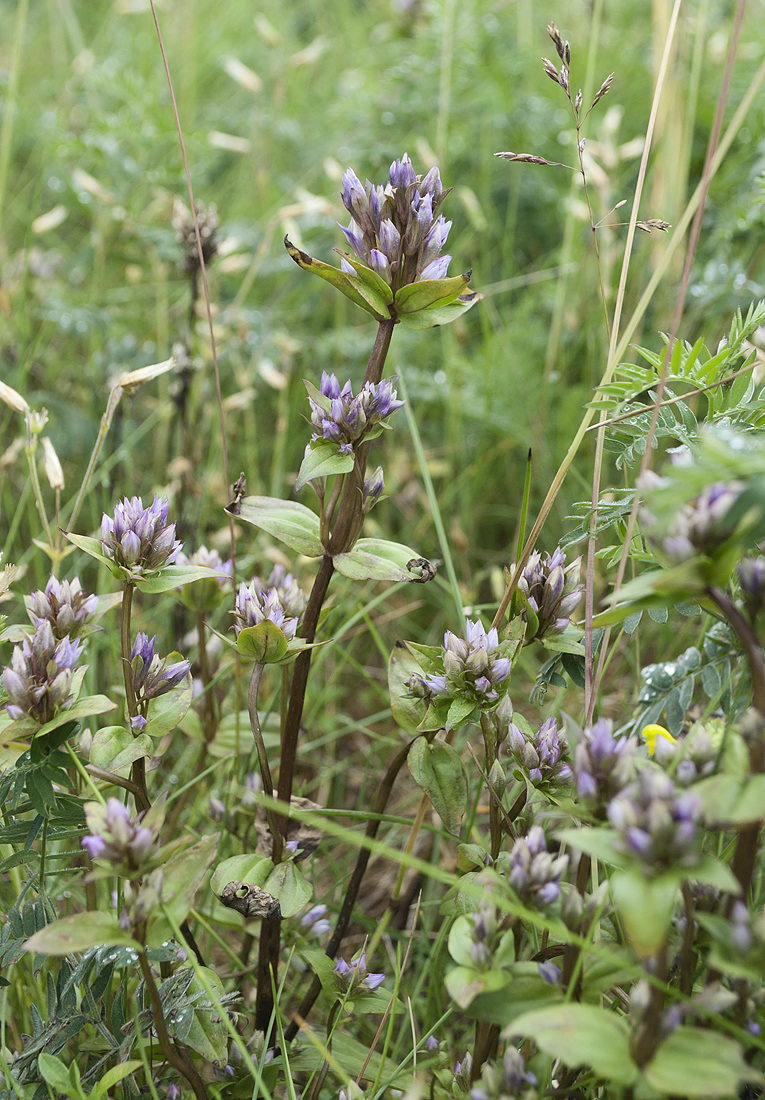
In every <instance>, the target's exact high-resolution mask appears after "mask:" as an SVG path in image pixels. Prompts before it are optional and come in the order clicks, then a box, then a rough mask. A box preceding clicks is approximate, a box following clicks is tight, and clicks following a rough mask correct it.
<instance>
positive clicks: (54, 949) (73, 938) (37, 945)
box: [24, 912, 142, 955]
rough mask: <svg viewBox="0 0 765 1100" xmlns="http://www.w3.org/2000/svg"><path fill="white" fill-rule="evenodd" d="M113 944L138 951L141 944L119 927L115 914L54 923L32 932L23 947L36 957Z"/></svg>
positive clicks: (80, 916) (75, 917) (82, 915)
mask: <svg viewBox="0 0 765 1100" xmlns="http://www.w3.org/2000/svg"><path fill="white" fill-rule="evenodd" d="M105 944H116V945H118V946H120V947H132V948H133V949H134V950H135V951H141V950H142V948H141V945H140V944H139V943H137V942H136V940H134V939H133V937H132V936H131V935H129V934H128V933H127V932H124V931H123V930H122V928H120V922H119V920H118V918H117V916H116V914H114V913H99V912H94V913H76V914H74V915H73V916H71V917H64V918H63V919H62V920H57V921H54V922H53V924H48V925H46V927H45V928H42V929H41V930H40V931H39V932H35V934H34V936H31V937H30V938H29V939H28V940H27V942H26V943H25V944H24V950H25V951H32V952H35V953H37V954H39V955H71V954H72V953H73V952H74V951H87V950H88V948H90V947H102V946H104V945H105Z"/></svg>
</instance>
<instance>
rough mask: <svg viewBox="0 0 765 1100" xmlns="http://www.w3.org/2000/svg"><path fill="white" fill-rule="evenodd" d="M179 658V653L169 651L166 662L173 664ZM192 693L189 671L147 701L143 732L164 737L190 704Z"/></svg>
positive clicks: (172, 728) (179, 720) (176, 723)
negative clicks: (179, 679) (162, 692)
mask: <svg viewBox="0 0 765 1100" xmlns="http://www.w3.org/2000/svg"><path fill="white" fill-rule="evenodd" d="M181 659H182V658H181V655H180V653H170V654H168V657H167V661H168V664H174V663H175V662H176V661H179V660H181ZM193 694H194V687H193V682H192V678H191V673H190V672H187V673H186V675H185V676H184V678H183V679H182V680H181V682H180V683H179V684H176V685H175V687H174V688H171V689H170V691H166V692H165V694H164V695H159V696H158V697H157V698H156V699H151V700H150V701H149V706H148V709H147V711H146V718H147V722H146V728H145V729H144V731H143V732H144V733H145V734H148V736H149V737H164V736H165V734H166V733H169V732H170V730H174V729H175V727H176V726H177V725H178V724H179V723H180V722H182V721H183V719H184V717H185V715H186V711H187V710H188V709H189V707H190V706H191V700H192V697H193Z"/></svg>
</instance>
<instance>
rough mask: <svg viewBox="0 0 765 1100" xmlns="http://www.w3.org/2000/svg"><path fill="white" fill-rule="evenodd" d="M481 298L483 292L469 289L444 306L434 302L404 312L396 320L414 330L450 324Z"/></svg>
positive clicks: (403, 326)
mask: <svg viewBox="0 0 765 1100" xmlns="http://www.w3.org/2000/svg"><path fill="white" fill-rule="evenodd" d="M482 298H483V294H477V293H476V292H475V291H474V290H470V291H468V292H467V293H465V294H461V295H460V296H459V298H458V299H457V300H456V301H455V302H450V303H449V304H448V305H445V306H440V305H439V304H438V303H437V302H436V304H435V305H434V306H430V308H429V309H421V310H419V311H418V312H417V313H404V314H403V315H402V316H401V317H399V318H398V321H399V323H400V324H401V327H402V328H407V329H411V330H412V331H415V332H418V331H419V330H420V329H424V328H434V327H435V326H436V325H450V324H451V323H452V321H456V320H457V318H458V317H461V316H462V314H463V313H467V311H468V310H469V309H471V308H472V306H474V305H475V304H476V302H480V301H481V300H482Z"/></svg>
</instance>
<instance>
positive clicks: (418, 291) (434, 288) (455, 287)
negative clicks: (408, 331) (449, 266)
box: [395, 272, 472, 317]
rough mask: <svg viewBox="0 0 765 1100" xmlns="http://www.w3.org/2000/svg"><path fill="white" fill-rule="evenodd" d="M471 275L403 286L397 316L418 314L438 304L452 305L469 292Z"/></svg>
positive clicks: (422, 281) (423, 280) (398, 296)
mask: <svg viewBox="0 0 765 1100" xmlns="http://www.w3.org/2000/svg"><path fill="white" fill-rule="evenodd" d="M471 274H472V273H471V272H468V273H467V275H453V276H452V277H451V278H449V279H421V280H420V281H419V282H417V283H408V284H407V286H402V287H401V290H399V291H398V292H397V294H396V297H395V304H396V316H397V317H403V316H404V315H405V314H408V313H417V312H418V311H419V310H422V309H429V308H431V307H432V306H434V305H436V304H437V303H439V304H440V305H442V306H445V305H448V304H451V303H452V302H453V301H454V300H455V299H456V298H459V296H460V294H462V293H464V291H465V290H467V285H468V283H469V282H470V275H471Z"/></svg>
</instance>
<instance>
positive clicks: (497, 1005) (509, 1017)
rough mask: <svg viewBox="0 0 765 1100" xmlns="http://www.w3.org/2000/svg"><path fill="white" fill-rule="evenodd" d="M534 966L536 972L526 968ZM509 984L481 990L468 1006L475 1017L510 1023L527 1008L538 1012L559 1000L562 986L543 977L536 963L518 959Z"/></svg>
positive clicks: (475, 1018) (468, 1011)
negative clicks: (495, 990)
mask: <svg viewBox="0 0 765 1100" xmlns="http://www.w3.org/2000/svg"><path fill="white" fill-rule="evenodd" d="M529 965H530V966H531V967H533V970H534V973H533V974H532V973H530V972H527V971H525V970H524V969H523V968H528V967H529ZM511 977H512V983H511V985H510V986H509V987H505V988H503V989H501V990H500V991H499V992H494V993H479V994H478V996H477V997H476V998H475V1000H473V1001H472V1002H471V1004H470V1005H469V1006H468V1008H467V1010H466V1011H467V1015H468V1016H470V1017H472V1018H473V1019H474V1020H484V1021H485V1022H486V1023H489V1024H496V1025H497V1026H499V1027H506V1026H507V1025H508V1024H511V1023H512V1022H513V1021H514V1020H517V1019H518V1017H519V1016H522V1015H523V1014H524V1013H525V1012H534V1011H537V1010H539V1009H541V1008H546V1007H547V1006H549V1005H551V1004H559V1003H560V1001H561V999H562V996H563V994H562V993H561V991H560V989H558V988H556V987H555V986H553V985H550V983H549V982H546V981H544V979H543V978H540V977H539V971H538V968H537V964H536V963H531V964H528V963H517V964H516V965H515V966H514V967H513V969H512V975H511Z"/></svg>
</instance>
